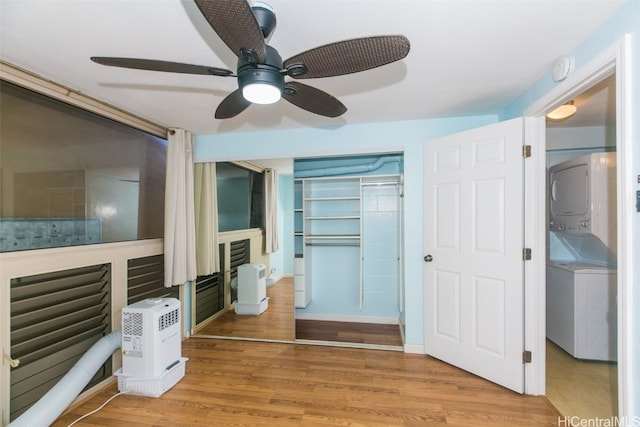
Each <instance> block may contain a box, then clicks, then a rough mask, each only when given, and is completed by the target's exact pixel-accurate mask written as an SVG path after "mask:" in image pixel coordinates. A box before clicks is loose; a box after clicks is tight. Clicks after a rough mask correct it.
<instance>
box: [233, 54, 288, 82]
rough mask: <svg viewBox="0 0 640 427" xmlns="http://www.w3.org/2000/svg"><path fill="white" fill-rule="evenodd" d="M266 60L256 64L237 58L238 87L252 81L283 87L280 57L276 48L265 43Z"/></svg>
mask: <svg viewBox="0 0 640 427" xmlns="http://www.w3.org/2000/svg"><path fill="white" fill-rule="evenodd" d="M265 49H266V54H267V55H266V61H265V63H264V64H257V63H254V62H251V61H247V60H246V59H243V58H239V59H238V86H239V87H240V89H242V88H244V87H245V86H246V85H249V84H254V83H265V84H270V85H272V86H276V87H278V88H280V90H281V91H282V89H283V88H284V75H283V74H282V73H281V72H280V71H281V70H282V58H281V57H280V54H279V53H278V51H277V50H275V49H274V48H272V47H271V46H269V45H265Z"/></svg>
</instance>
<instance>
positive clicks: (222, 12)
mask: <svg viewBox="0 0 640 427" xmlns="http://www.w3.org/2000/svg"><path fill="white" fill-rule="evenodd" d="M195 2H196V5H197V6H198V8H199V9H200V12H202V14H203V15H204V17H205V19H206V20H207V22H209V25H211V27H212V28H213V30H214V31H215V32H216V33H218V36H220V38H221V39H222V41H223V42H225V44H226V45H227V46H228V47H229V49H231V51H232V52H233V53H234V54H235V55H236V56H238V58H243V59H246V60H253V61H256V62H258V63H260V64H263V63H264V62H265V58H266V53H265V43H264V38H263V36H262V30H260V26H259V25H258V22H257V21H256V17H255V16H254V15H253V12H252V11H251V6H249V3H247V1H246V0H195ZM250 52H253V54H250Z"/></svg>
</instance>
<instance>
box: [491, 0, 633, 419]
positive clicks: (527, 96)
mask: <svg viewBox="0 0 640 427" xmlns="http://www.w3.org/2000/svg"><path fill="white" fill-rule="evenodd" d="M625 34H630V35H631V39H632V41H631V64H630V67H631V76H632V77H631V78H632V80H633V82H632V83H633V84H632V85H631V86H632V87H631V88H630V90H631V93H630V95H631V105H630V106H631V111H632V117H633V118H632V120H631V124H630V125H631V134H632V138H633V140H632V141H628V143H630V145H631V146H632V149H631V150H630V151H631V152H630V154H631V156H632V164H633V166H632V170H633V174H632V175H633V177H636V176H640V119H638V114H639V113H640V84H639V83H640V82H639V79H638V77H639V76H640V43H639V40H640V1H639V0H631V1H629V2H628V3H627V4H625V5H624V6H623V7H622V8H621V9H620V11H619V12H618V13H617V14H616V15H614V16H613V17H612V18H610V19H609V20H608V21H607V22H606V23H605V24H604V25H603V26H602V27H601V28H599V29H598V30H597V31H595V32H593V33H592V34H591V35H590V36H589V37H588V38H587V39H586V40H585V41H584V42H583V43H582V44H581V45H580V46H578V47H576V49H575V50H574V51H573V52H569V53H568V54H570V55H573V56H574V57H575V61H576V71H579V70H580V67H583V66H584V65H585V64H587V63H588V62H589V61H591V60H593V59H594V58H595V57H597V56H598V54H600V53H601V52H603V51H605V50H607V49H608V48H609V47H610V46H612V45H613V44H615V43H616V42H618V41H619V40H620V39H621V38H622V37H623V36H624V35H625ZM556 85H557V83H554V82H553V79H552V77H551V70H550V71H549V72H548V73H546V74H545V75H544V76H543V77H542V78H540V79H539V80H538V81H537V82H535V83H534V84H533V85H532V86H531V87H530V88H529V89H528V90H527V91H526V92H524V93H523V94H522V95H521V96H519V97H518V98H517V99H515V100H514V101H513V102H512V103H511V104H510V105H508V106H507V107H506V108H505V109H504V111H503V113H502V114H501V118H502V119H509V118H513V117H519V116H522V114H523V113H524V112H525V111H526V110H527V108H528V107H530V106H531V105H532V104H533V103H535V102H536V101H537V100H538V99H540V98H541V97H543V96H544V95H545V94H547V93H548V92H550V91H551V90H552V89H553V88H554V87H555V86H556ZM633 182H634V183H636V182H637V181H636V179H635V178H634V180H633ZM631 189H632V191H631V194H626V195H623V196H624V197H628V198H629V199H628V200H631V201H632V202H631V205H634V201H635V200H636V192H637V191H640V183H638V184H636V185H632V186H631ZM633 208H635V206H632V209H633ZM626 214H630V216H631V218H632V219H631V221H630V222H629V224H628V226H629V228H630V230H629V233H630V234H629V235H630V236H631V239H632V250H631V254H630V255H631V256H630V259H632V260H635V262H632V264H633V267H632V268H633V280H632V283H633V285H632V286H633V290H632V292H631V294H630V295H629V296H630V297H631V301H630V305H631V307H630V315H631V324H630V325H626V326H625V327H624V328H623V330H625V329H627V328H629V329H628V336H631V337H635V339H632V340H631V341H632V342H631V343H630V345H631V349H630V354H631V355H632V356H631V357H632V360H631V361H630V363H629V364H628V365H627V369H628V377H629V379H628V381H629V384H630V385H631V389H630V390H628V398H629V401H628V411H629V412H628V413H627V415H630V416H635V417H640V389H639V387H640V339H638V337H640V261H639V260H640V213H638V212H635V211H632V212H627V213H626ZM637 419H640V418H637Z"/></svg>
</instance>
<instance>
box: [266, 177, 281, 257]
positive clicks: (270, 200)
mask: <svg viewBox="0 0 640 427" xmlns="http://www.w3.org/2000/svg"><path fill="white" fill-rule="evenodd" d="M264 192H265V194H264V196H265V197H264V199H265V209H264V210H265V212H264V217H265V251H266V253H268V254H269V253H271V252H276V251H277V250H278V177H277V174H276V171H275V170H273V169H265V171H264Z"/></svg>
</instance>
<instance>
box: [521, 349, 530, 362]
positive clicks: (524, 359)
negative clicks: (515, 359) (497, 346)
mask: <svg viewBox="0 0 640 427" xmlns="http://www.w3.org/2000/svg"><path fill="white" fill-rule="evenodd" d="M522 363H531V352H530V351H529V350H525V351H523V352H522Z"/></svg>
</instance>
